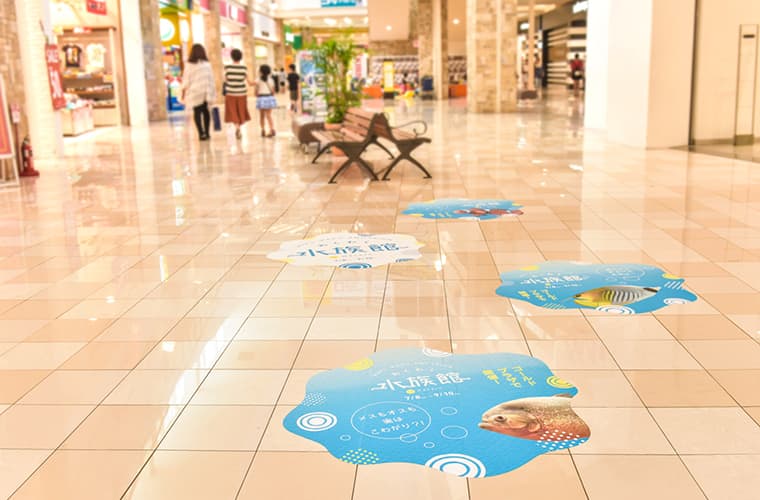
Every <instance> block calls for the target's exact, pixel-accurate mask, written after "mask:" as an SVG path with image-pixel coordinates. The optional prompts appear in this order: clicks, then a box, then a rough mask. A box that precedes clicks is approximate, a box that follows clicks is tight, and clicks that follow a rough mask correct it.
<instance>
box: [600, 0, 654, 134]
mask: <svg viewBox="0 0 760 500" xmlns="http://www.w3.org/2000/svg"><path fill="white" fill-rule="evenodd" d="M653 1H654V0H615V1H613V2H611V3H610V18H609V19H610V20H609V38H608V40H609V42H608V50H609V63H608V66H607V69H608V73H607V75H608V80H607V81H608V87H607V120H606V121H607V135H608V138H609V139H610V140H611V141H612V142H617V143H620V144H626V145H629V146H634V147H641V148H645V147H646V144H647V116H648V108H649V105H648V100H649V60H650V58H649V54H650V51H651V34H652V32H651V30H652V2H653ZM589 95H590V92H589ZM590 98H595V97H593V96H591V95H590Z"/></svg>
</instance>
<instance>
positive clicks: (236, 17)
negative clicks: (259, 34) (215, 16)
mask: <svg viewBox="0 0 760 500" xmlns="http://www.w3.org/2000/svg"><path fill="white" fill-rule="evenodd" d="M246 12H247V11H246V7H245V6H244V5H243V4H241V3H237V2H234V1H232V0H226V1H225V0H221V1H220V2H219V17H220V24H221V26H220V27H221V37H222V61H223V62H224V64H230V63H231V62H232V57H231V56H230V53H231V52H232V49H240V50H243V49H244V48H245V45H244V44H245V40H243V36H244V33H243V29H244V28H245V26H246V25H247V24H248V19H247V17H248V16H246Z"/></svg>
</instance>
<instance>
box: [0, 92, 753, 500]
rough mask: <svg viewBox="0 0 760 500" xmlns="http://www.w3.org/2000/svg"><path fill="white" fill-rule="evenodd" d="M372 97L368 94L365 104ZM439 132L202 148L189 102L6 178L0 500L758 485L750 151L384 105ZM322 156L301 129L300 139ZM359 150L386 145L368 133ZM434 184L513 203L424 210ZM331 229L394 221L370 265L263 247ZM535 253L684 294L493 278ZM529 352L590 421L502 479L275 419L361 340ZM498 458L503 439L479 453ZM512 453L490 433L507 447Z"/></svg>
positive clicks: (405, 496) (565, 117)
mask: <svg viewBox="0 0 760 500" xmlns="http://www.w3.org/2000/svg"><path fill="white" fill-rule="evenodd" d="M368 105H369V106H371V107H374V108H376V109H379V108H382V107H383V106H384V104H383V103H382V102H379V101H378V102H371V103H368ZM385 106H386V111H388V113H389V115H390V117H391V120H392V122H394V123H404V122H407V121H410V120H414V119H423V120H425V121H427V122H428V124H429V125H430V128H429V131H428V135H429V137H430V138H431V139H432V144H430V145H426V146H423V147H422V148H421V149H420V150H418V152H417V153H416V154H417V156H418V158H419V159H420V160H421V161H422V163H423V164H425V165H426V166H428V167H429V169H430V171H431V173H432V175H433V178H432V179H430V180H426V179H423V178H422V175H421V174H420V172H419V171H418V170H416V169H414V168H413V167H411V166H409V165H405V166H402V167H400V168H398V169H397V170H395V171H394V173H393V176H392V179H391V180H390V181H388V182H369V180H368V179H367V178H366V177H365V176H364V175H363V174H362V173H361V172H360V171H359V169H358V168H355V167H353V168H351V169H350V170H349V171H348V172H347V173H346V175H344V176H342V177H341V178H340V179H339V181H338V183H337V184H335V185H329V184H327V180H328V179H329V177H330V175H331V173H332V170H333V169H334V168H336V166H337V165H338V164H339V161H340V160H337V163H334V162H333V160H331V159H330V158H329V157H327V158H326V159H325V160H324V161H320V162H319V163H318V164H317V165H312V164H311V163H310V160H311V155H305V154H304V153H303V152H301V151H300V150H299V148H298V147H297V145H296V144H295V142H294V140H293V137H292V135H291V134H290V133H289V129H290V122H289V117H288V115H287V112H286V111H284V110H280V111H278V112H277V114H276V118H277V123H278V135H277V137H276V138H274V139H264V138H261V137H260V136H259V131H258V127H257V126H254V125H250V124H249V125H248V127H247V128H246V130H245V137H244V139H243V141H241V142H238V141H236V140H235V139H234V136H233V135H232V133H231V132H230V133H229V134H223V133H217V134H215V135H214V137H213V139H212V140H211V141H210V142H205V143H199V142H198V141H197V140H196V138H195V135H194V134H195V132H194V130H193V128H192V127H191V126H190V124H189V122H187V121H186V118H185V117H184V116H183V115H179V116H175V117H173V118H172V120H171V121H169V122H164V123H159V124H155V125H152V126H151V127H150V128H149V129H130V128H109V129H101V130H98V131H96V132H95V133H93V134H88V135H86V136H83V138H82V139H73V140H67V143H66V156H65V157H64V158H63V159H60V160H55V161H39V162H37V165H38V168H39V169H40V170H41V171H42V175H41V177H40V178H38V179H26V180H24V181H23V183H22V187H21V188H20V189H5V190H0V207H2V211H1V212H0V498H5V497H11V498H13V499H14V500H21V499H34V500H39V499H64V498H66V499H69V498H70V499H76V500H84V499H98V500H104V499H106V500H107V499H116V498H125V499H132V500H136V499H139V500H146V499H162V500H165V499H182V500H191V499H202V500H211V499H214V500H216V499H232V498H239V499H256V500H348V499H353V500H389V499H392V500H468V499H469V500H495V499H503V498H509V499H513V498H514V499H518V498H519V499H521V500H532V499H535V500H538V499H562V500H575V499H586V498H587V499H591V500H611V499H615V500H625V499H641V498H649V499H668V500H691V499H705V498H708V499H710V500H729V499H730V500H735V499H741V500H749V498H750V497H751V495H752V494H751V493H748V492H757V491H760V474H758V470H760V168H759V167H758V165H757V164H752V163H747V162H743V161H739V160H735V159H728V158H720V157H712V156H706V155H700V154H694V153H688V152H684V151H676V150H634V149H628V148H623V147H618V146H614V145H611V144H609V143H607V142H605V140H604V138H603V137H602V136H601V135H598V134H596V133H594V132H589V131H584V130H583V129H582V116H581V113H582V110H581V109H579V106H578V105H577V104H576V102H575V101H574V100H572V99H571V100H570V101H567V97H566V96H565V95H564V93H562V94H557V95H552V96H551V98H550V99H548V100H547V101H542V102H539V103H534V104H532V105H525V106H523V107H522V108H521V110H520V112H518V113H514V114H501V115H476V114H468V113H467V112H466V108H465V103H464V101H463V100H452V101H448V102H439V101H436V102H422V101H414V100H403V99H402V100H396V101H395V102H393V103H390V102H389V103H387V104H386V105H385ZM312 154H313V151H312ZM371 157H372V158H373V159H374V165H375V168H376V169H377V170H379V169H380V168H382V166H383V165H384V164H385V163H386V162H387V161H388V160H387V159H386V158H385V157H384V156H383V153H382V151H379V152H373V153H372V156H371ZM444 198H471V199H475V198H488V199H506V200H512V201H514V202H515V203H517V204H520V205H522V208H521V211H522V212H523V213H522V215H519V216H511V217H501V218H497V219H494V220H483V221H473V220H459V221H457V220H435V219H427V218H422V217H414V216H411V215H403V214H402V212H403V211H404V210H405V209H406V208H407V207H408V206H409V204H410V203H413V202H422V201H428V200H433V199H444ZM334 232H357V233H381V234H382V233H401V234H406V235H411V236H413V237H414V238H416V239H417V240H418V241H419V242H421V243H422V244H424V246H423V247H422V248H421V249H420V252H421V254H422V257H421V258H420V259H418V260H414V261H409V262H399V263H393V264H390V265H387V266H379V267H374V268H371V269H340V268H333V267H326V266H321V267H318V266H303V267H302V266H296V265H291V264H285V263H283V262H279V261H276V260H271V259H269V258H267V254H268V253H270V252H274V251H276V250H278V249H279V248H280V245H281V243H283V242H285V241H289V240H299V239H303V238H307V237H315V236H318V235H320V234H325V233H334ZM544 261H583V262H587V263H606V264H617V263H635V264H647V265H652V266H656V267H658V268H660V269H662V270H664V272H665V273H667V274H668V275H677V276H680V277H682V278H685V280H686V281H685V288H686V289H688V290H690V291H692V292H694V293H695V294H696V295H697V296H698V298H697V300H696V301H694V302H689V303H686V304H674V305H671V306H670V307H666V308H663V309H659V310H657V311H655V312H653V313H645V314H638V315H627V316H623V315H621V316H617V315H612V314H606V313H603V312H598V311H594V310H591V309H572V308H571V309H559V310H554V309H547V308H542V307H538V306H534V305H532V304H530V303H529V302H527V301H523V300H517V299H514V298H513V299H509V298H506V297H501V296H498V295H496V293H495V290H496V289H497V287H499V285H500V279H499V273H503V272H507V271H510V270H514V269H519V268H528V269H530V267H528V266H535V265H538V264H541V263H543V262H544ZM408 346H420V347H423V346H424V347H428V348H433V349H437V350H439V351H449V352H453V353H455V354H457V353H458V354H472V353H489V352H509V353H522V354H530V355H532V356H535V357H537V358H539V359H540V360H541V361H543V362H544V363H546V364H547V365H548V366H549V367H550V368H551V369H552V370H553V372H554V373H555V374H556V375H557V376H559V377H561V378H562V379H564V380H567V381H571V382H572V384H573V385H574V386H575V387H577V388H578V391H579V393H578V395H577V396H576V397H575V398H573V400H572V404H573V408H574V409H575V411H576V413H577V414H578V415H579V416H580V417H581V418H582V419H583V420H584V421H585V422H586V423H587V424H588V426H589V428H590V429H591V438H590V439H589V440H588V441H587V442H586V443H584V444H581V445H580V446H576V447H574V448H572V449H570V450H560V451H554V452H552V453H548V454H545V455H542V456H539V457H537V458H536V459H534V460H532V461H530V462H529V463H527V464H526V465H524V466H522V467H520V468H517V469H516V470H514V471H512V472H509V473H507V474H503V475H498V476H494V477H489V478H484V479H473V478H470V479H465V478H459V477H455V476H454V475H451V474H444V473H441V472H438V471H435V470H432V469H430V468H425V467H421V466H419V465H413V464H401V463H392V464H380V465H353V464H350V463H345V462H343V461H340V460H338V459H336V458H334V457H332V456H331V455H330V454H329V453H327V452H326V451H325V449H324V448H323V447H322V446H320V445H319V444H317V443H315V442H314V441H311V440H309V439H305V438H303V437H300V436H297V435H295V434H292V433H290V432H288V431H287V430H286V429H285V428H284V427H283V424H282V422H283V418H284V417H285V416H286V415H287V414H288V413H289V412H290V411H291V410H293V408H294V407H296V406H297V405H298V404H299V403H301V401H302V399H303V397H304V391H305V384H306V381H307V380H308V379H309V378H310V377H312V376H313V375H314V374H316V373H318V372H320V371H323V370H331V369H334V368H337V367H342V366H346V365H349V364H350V363H352V362H354V361H357V360H361V359H363V358H366V357H367V356H368V355H369V354H371V353H372V352H373V351H380V350H385V349H390V348H397V347H408ZM497 452H498V450H497ZM504 452H505V453H508V451H507V450H505V451H504Z"/></svg>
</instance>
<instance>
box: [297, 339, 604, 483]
mask: <svg viewBox="0 0 760 500" xmlns="http://www.w3.org/2000/svg"><path fill="white" fill-rule="evenodd" d="M577 393H578V390H577V389H576V388H575V387H574V386H573V385H572V384H570V383H569V382H566V381H564V380H562V379H560V378H559V377H557V376H555V375H554V374H553V373H552V372H551V370H550V369H549V368H548V367H547V366H546V365H545V364H544V363H543V362H542V361H540V360H538V359H536V358H532V357H530V356H525V355H522V354H510V353H494V354H469V355H454V354H451V353H446V352H441V351H436V350H432V349H427V348H424V349H418V348H408V349H394V350H388V351H381V352H377V353H374V354H372V355H371V356H369V357H367V358H364V359H362V360H359V361H357V362H355V363H352V364H350V365H348V366H345V367H343V368H338V369H334V370H331V371H328V372H323V373H319V374H317V375H315V376H313V377H312V378H311V379H310V380H309V382H308V384H307V386H306V396H305V397H304V400H303V402H302V403H301V404H300V405H299V406H298V407H296V408H295V409H294V410H292V411H291V412H290V413H289V414H288V415H287V416H286V417H285V420H284V422H283V423H284V425H285V428H286V429H288V430H289V431H290V432H292V433H294V434H297V435H299V436H303V437H305V438H308V439H311V440H313V441H316V442H318V443H320V444H321V445H322V446H324V447H325V448H327V450H328V451H329V452H330V453H331V454H332V455H333V456H334V457H336V458H338V459H340V460H342V461H344V462H348V463H352V464H360V465H369V464H379V463H388V462H405V463H413V464H419V465H424V466H427V467H431V468H433V469H437V470H440V471H442V472H446V473H449V474H453V475H456V476H461V477H487V476H495V475H498V474H503V473H505V472H509V471H510V470H513V469H515V468H517V467H520V466H521V465H523V464H525V463H527V462H528V461H530V460H532V459H533V458H535V457H537V456H539V455H542V454H544V453H548V452H551V451H555V450H561V449H565V448H570V447H573V446H577V445H579V444H582V443H584V442H585V441H586V440H588V438H589V436H590V431H589V428H588V426H587V425H586V423H585V422H584V421H583V420H582V419H581V418H580V417H578V415H576V414H575V413H574V412H573V410H572V408H571V406H570V402H571V398H572V397H573V396H575V395H576V394H577Z"/></svg>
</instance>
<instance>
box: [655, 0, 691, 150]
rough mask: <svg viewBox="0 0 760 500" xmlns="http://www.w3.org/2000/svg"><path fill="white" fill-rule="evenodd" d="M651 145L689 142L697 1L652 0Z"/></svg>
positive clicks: (657, 146) (658, 145)
mask: <svg viewBox="0 0 760 500" xmlns="http://www.w3.org/2000/svg"><path fill="white" fill-rule="evenodd" d="M652 9H653V10H652V45H651V55H650V66H649V67H650V73H649V116H648V126H647V147H650V148H659V147H672V146H685V145H687V144H688V143H689V114H690V112H691V76H692V60H693V58H692V54H693V48H694V1H684V0H652Z"/></svg>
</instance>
